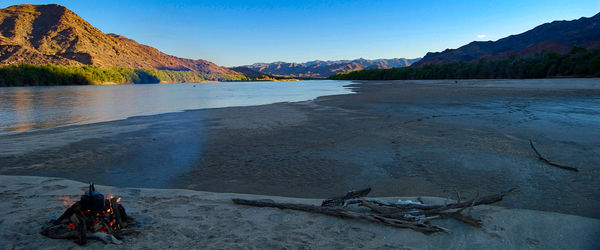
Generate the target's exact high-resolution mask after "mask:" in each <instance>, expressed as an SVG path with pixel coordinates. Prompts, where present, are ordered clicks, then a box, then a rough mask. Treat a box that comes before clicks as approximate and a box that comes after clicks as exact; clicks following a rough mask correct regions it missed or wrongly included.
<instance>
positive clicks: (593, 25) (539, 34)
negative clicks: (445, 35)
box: [414, 13, 600, 66]
mask: <svg viewBox="0 0 600 250" xmlns="http://www.w3.org/2000/svg"><path fill="white" fill-rule="evenodd" d="M576 45H577V46H583V47H586V48H588V49H597V48H600V13H599V14H596V15H595V16H593V17H589V18H586V17H582V18H580V19H577V20H572V21H554V22H551V23H546V24H542V25H540V26H537V27H535V28H533V29H532V30H529V31H526V32H524V33H521V34H518V35H512V36H509V37H506V38H502V39H500V40H498V41H495V42H492V41H488V42H471V43H469V44H467V45H465V46H462V47H460V48H458V49H447V50H445V51H442V52H433V53H431V52H430V53H427V55H425V57H423V59H422V60H421V61H419V62H417V63H415V64H414V65H415V66H419V65H425V64H437V63H448V62H460V61H463V62H469V61H474V60H478V59H481V58H496V59H497V58H506V57H509V56H511V55H515V56H524V55H531V54H535V53H539V52H541V51H543V50H554V51H556V52H558V53H565V52H567V51H569V49H571V48H572V47H573V46H576Z"/></svg>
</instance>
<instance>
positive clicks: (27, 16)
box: [0, 4, 240, 74]
mask: <svg viewBox="0 0 600 250" xmlns="http://www.w3.org/2000/svg"><path fill="white" fill-rule="evenodd" d="M23 63H27V64H36V65H42V64H48V63H53V64H60V65H90V64H91V65H97V66H100V67H110V66H119V67H128V68H147V69H169V70H185V71H195V72H204V73H208V74H240V73H238V72H235V71H232V70H230V69H228V68H226V67H221V66H218V65H216V64H214V63H212V62H209V61H206V60H192V59H185V58H179V57H175V56H170V55H167V54H165V53H162V52H160V51H159V50H157V49H155V48H152V47H150V46H147V45H143V44H139V43H137V42H136V41H134V40H131V39H128V38H126V37H124V36H120V35H116V34H105V33H103V32H102V31H100V30H99V29H97V28H95V27H94V26H92V25H91V24H90V23H88V22H87V21H85V20H84V19H82V18H81V17H79V16H78V15H77V14H75V13H73V12H72V11H70V10H69V9H67V8H65V7H63V6H60V5H56V4H49V5H15V6H10V7H8V8H5V9H0V65H9V64H23Z"/></svg>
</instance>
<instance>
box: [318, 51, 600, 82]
mask: <svg viewBox="0 0 600 250" xmlns="http://www.w3.org/2000/svg"><path fill="white" fill-rule="evenodd" d="M549 77H600V50H587V49H585V48H583V47H573V48H572V49H571V50H570V52H569V53H566V54H558V53H556V52H553V51H544V52H542V53H538V54H536V55H533V56H524V57H514V56H512V57H509V58H505V59H497V60H492V59H481V60H478V61H475V62H457V63H446V64H429V65H424V66H418V67H406V68H393V69H369V70H359V71H352V72H345V73H337V74H335V75H333V76H331V77H329V78H330V79H335V80H421V79H423V80H426V79H495V78H549Z"/></svg>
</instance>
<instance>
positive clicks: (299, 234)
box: [0, 175, 600, 249]
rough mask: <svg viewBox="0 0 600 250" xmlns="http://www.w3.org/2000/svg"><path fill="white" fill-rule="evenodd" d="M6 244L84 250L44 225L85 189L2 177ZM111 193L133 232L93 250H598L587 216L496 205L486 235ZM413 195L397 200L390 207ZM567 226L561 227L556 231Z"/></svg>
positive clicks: (443, 222) (480, 213)
mask: <svg viewBox="0 0 600 250" xmlns="http://www.w3.org/2000/svg"><path fill="white" fill-rule="evenodd" d="M0 183H1V184H0V191H1V193H0V195H1V197H2V200H3V201H5V202H2V203H1V204H0V214H1V215H2V216H1V217H2V218H3V219H2V220H0V245H2V246H5V247H8V248H14V247H18V248H38V247H40V246H44V248H46V249H63V248H65V247H77V245H76V244H75V243H74V242H72V241H70V240H56V239H49V238H46V237H44V236H42V235H40V234H39V230H40V226H41V225H42V224H43V223H44V222H45V221H46V220H47V219H49V218H52V217H57V216H59V215H60V214H61V213H62V212H63V211H64V210H65V209H66V208H67V207H68V205H69V204H70V202H74V201H76V200H77V199H79V195H81V194H82V193H83V191H84V190H85V189H86V188H87V184H85V183H81V182H76V181H71V180H66V179H62V178H47V177H35V176H6V175H0ZM96 190H97V191H99V192H101V193H104V194H105V195H108V194H113V195H117V196H120V197H122V201H121V204H123V206H124V207H125V209H126V210H127V213H128V215H130V216H133V217H134V218H135V219H136V223H134V224H133V225H132V228H135V229H138V230H140V231H141V234H140V235H137V236H126V237H125V238H124V240H123V245H104V244H103V243H101V242H100V241H96V240H91V241H89V242H88V244H87V245H86V247H90V248H93V249H95V248H108V249H117V248H123V247H126V248H157V247H158V248H190V247H192V248H198V247H200V248H232V247H233V248H235V247H248V246H250V247H257V248H298V247H315V248H340V247H344V246H345V247H348V246H351V247H356V248H359V247H364V248H386V249H399V248H417V249H422V248H465V247H467V248H486V249H505V248H506V246H513V247H515V248H523V247H525V248H540V249H547V248H575V249H596V248H598V247H599V246H600V242H598V241H597V240H596V239H598V237H599V236H600V220H598V219H591V218H586V217H580V216H573V215H566V214H559V213H552V212H541V211H532V210H523V209H506V208H501V207H495V206H486V205H483V206H477V207H475V208H473V209H472V211H471V212H470V213H471V214H472V215H473V216H474V217H476V218H480V219H482V220H483V228H474V227H472V226H470V225H467V224H464V223H461V222H458V221H454V220H447V219H440V220H434V221H433V223H435V224H436V225H440V226H443V227H445V228H448V229H449V230H451V231H452V234H446V233H434V234H430V235H426V234H423V233H419V232H415V231H413V230H409V229H399V228H393V227H388V226H383V225H379V224H373V223H369V222H364V221H357V220H348V219H341V218H336V217H330V216H326V215H319V214H311V213H306V212H301V211H292V210H280V209H274V208H257V207H249V206H241V205H235V204H233V203H232V202H231V198H244V199H272V200H276V201H280V202H292V203H303V204H318V203H319V202H320V200H314V199H299V198H287V197H274V196H264V195H246V194H232V193H211V192H202V191H192V190H181V189H144V188H115V187H110V186H102V185H97V186H96ZM399 198H402V199H406V198H413V199H414V197H389V198H388V199H390V200H395V199H399ZM423 200H424V202H425V203H427V204H429V203H431V204H443V202H444V200H445V199H443V198H435V197H423ZM557 225H560V226H557Z"/></svg>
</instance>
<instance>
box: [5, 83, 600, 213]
mask: <svg viewBox="0 0 600 250" xmlns="http://www.w3.org/2000/svg"><path fill="white" fill-rule="evenodd" d="M349 84H353V85H352V86H353V88H354V90H355V92H356V93H355V94H349V95H338V96H324V97H320V98H317V99H315V100H312V101H306V102H298V103H276V104H269V105H262V106H251V107H232V108H219V109H204V110H190V111H185V112H177V113H167V114H161V115H153V116H141V117H131V118H128V119H125V120H119V121H111V122H101V123H94V124H86V125H74V126H67V127H60V128H52V129H44V130H39V131H33V132H26V133H19V134H13V135H4V136H0V162H2V164H1V167H0V174H3V175H37V176H48V177H62V178H67V179H72V180H76V181H81V182H88V181H90V180H93V181H94V182H96V183H99V184H102V185H109V186H115V187H135V188H162V189H190V190H199V191H209V192H220V193H244V194H260V195H274V196H286V197H297V198H325V197H329V196H334V195H338V194H341V193H345V192H346V191H348V190H351V189H359V188H364V187H366V186H371V187H373V190H374V191H373V193H372V195H373V196H432V197H450V198H456V196H457V193H458V194H460V195H461V196H463V197H471V196H475V195H476V194H477V193H478V192H480V193H495V192H498V191H501V190H505V189H507V188H511V187H516V188H519V189H520V190H521V192H519V193H518V194H515V195H513V196H510V197H507V198H506V199H505V200H504V201H502V202H500V203H498V204H497V205H498V206H502V207H506V208H518V209H530V210H542V211H550V212H558V213H565V214H573V215H578V216H585V217H591V218H596V219H598V218H600V210H599V209H598V208H599V207H600V182H599V181H598V180H599V179H600V172H599V169H598V168H599V167H600V129H599V127H600V125H599V124H600V98H599V97H600V80H598V79H549V80H469V81H460V82H459V83H458V84H457V83H454V81H387V82H386V81H383V82H349ZM529 140H533V141H534V143H535V145H536V147H537V148H538V150H540V152H542V154H544V155H545V156H546V157H547V158H549V159H551V160H552V161H555V162H559V163H561V164H565V165H569V166H573V167H576V168H578V169H579V170H580V171H579V172H571V171H566V170H563V169H559V168H555V167H552V166H549V165H547V164H545V163H543V162H541V161H539V160H538V159H537V156H536V155H535V154H534V152H533V151H532V149H531V148H530V146H529Z"/></svg>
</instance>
